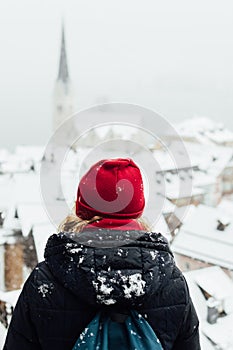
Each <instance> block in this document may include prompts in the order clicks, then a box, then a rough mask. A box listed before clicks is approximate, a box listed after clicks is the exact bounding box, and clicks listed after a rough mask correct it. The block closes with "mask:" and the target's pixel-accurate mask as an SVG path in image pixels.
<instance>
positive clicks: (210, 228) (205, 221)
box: [172, 205, 233, 269]
mask: <svg viewBox="0 0 233 350" xmlns="http://www.w3.org/2000/svg"><path fill="white" fill-rule="evenodd" d="M218 220H220V221H222V222H226V221H228V222H229V223H230V224H229V225H228V226H227V227H226V228H225V230H224V231H220V230H218V229H217V225H218ZM172 250H173V251H174V252H176V253H179V254H182V255H186V256H189V257H192V258H196V259H199V260H202V261H206V262H209V263H212V264H215V265H219V266H223V267H226V268H229V269H233V219H232V217H231V218H228V217H226V215H225V213H224V212H222V211H221V210H220V209H218V208H213V207H207V206H204V205H199V206H198V207H196V208H195V210H194V211H193V212H192V213H191V215H190V216H189V218H188V219H187V221H186V222H185V223H184V225H183V226H182V227H181V229H180V232H179V233H178V234H177V235H176V237H175V239H174V241H173V242H172Z"/></svg>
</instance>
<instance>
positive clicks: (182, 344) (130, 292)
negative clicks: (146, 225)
mask: <svg viewBox="0 0 233 350" xmlns="http://www.w3.org/2000/svg"><path fill="white" fill-rule="evenodd" d="M130 308H131V309H136V310H138V311H139V312H140V313H141V314H142V315H143V316H144V317H145V318H146V319H147V321H148V322H149V323H150V325H151V326H152V328H153V329H154V331H155V332H156V334H157V336H158V337H159V339H160V341H161V343H162V345H163V348H164V349H165V350H171V349H172V350H199V349H200V345H199V333H198V332H199V331H198V318H197V315H196V312H195V310H194V307H193V304H192V301H191V299H190V296H189V292H188V287H187V284H186V281H185V279H184V277H183V275H182V273H181V272H180V270H179V269H178V268H177V267H176V265H175V263H174V259H173V255H172V253H171V251H170V249H169V247H168V244H167V241H166V239H165V238H164V237H163V236H162V235H161V234H156V233H145V232H142V231H125V232H124V231H113V230H111V231H108V230H105V229H104V230H101V229H95V230H89V231H83V233H82V234H78V235H77V234H76V235H75V234H70V233H69V234H67V233H60V234H58V235H53V236H51V237H50V238H49V240H48V243H47V246H46V249H45V261H44V262H42V263H40V264H39V265H38V266H37V267H36V268H35V269H34V270H33V272H32V273H31V275H30V276H29V278H28V280H27V281H26V283H25V285H24V288H23V291H22V293H21V295H20V298H19V300H18V303H17V305H16V308H15V310H14V314H13V317H12V321H11V324H10V327H9V330H8V335H7V339H6V343H5V346H4V348H3V350H29V349H30V350H32V349H33V350H37V349H38V350H39V349H40V350H51V349H54V350H69V349H70V350H71V349H72V347H73V345H74V343H75V341H76V340H77V338H78V337H79V335H80V333H81V332H82V331H83V330H84V328H85V327H86V326H87V325H88V323H89V322H90V321H91V320H92V318H93V317H94V316H95V314H96V313H97V312H98V311H99V310H113V309H117V310H118V309H120V310H125V309H130Z"/></svg>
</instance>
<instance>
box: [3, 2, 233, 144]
mask: <svg viewBox="0 0 233 350" xmlns="http://www.w3.org/2000/svg"><path fill="white" fill-rule="evenodd" d="M62 17H63V18H64V22H65V34H66V44H67V56H68V64H69V71H70V76H71V79H72V83H73V86H74V90H75V96H76V109H77V110H79V109H83V108H86V107H89V106H91V105H93V104H96V103H101V102H104V101H109V102H111V101H115V102H116V101H119V102H129V103H135V104H140V105H142V106H145V107H149V108H152V109H154V110H156V111H157V112H160V113H161V114H162V115H164V116H165V117H167V118H168V119H169V120H170V121H171V122H174V121H179V120H182V119H184V118H188V117H193V116H194V115H200V116H207V117H210V118H213V119H214V120H218V121H222V122H224V123H225V124H226V125H227V126H228V127H230V128H231V129H233V101H232V96H233V35H232V34H233V20H232V19H233V2H232V1H231V0H227V1H225V0H223V1H220V0H191V1H187V0H176V1H174V0H170V1H162V0H146V1H145V0H144V1H143V0H117V1H113V0H98V1H96V0H92V1H90V0H82V1H81V0H67V1H64V2H62V1H58V0H48V1H45V0H20V1H17V0H7V1H6V0H0V49H1V52H0V118H1V128H0V147H7V148H9V147H10V148H13V147H14V146H15V145H17V144H44V143H46V142H47V141H48V138H49V135H51V132H52V130H51V129H52V112H53V88H54V83H55V80H56V77H57V73H58V61H59V50H60V36H61V22H62Z"/></svg>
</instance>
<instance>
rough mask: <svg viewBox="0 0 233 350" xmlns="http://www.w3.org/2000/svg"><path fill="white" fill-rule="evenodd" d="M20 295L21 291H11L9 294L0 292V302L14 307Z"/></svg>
mask: <svg viewBox="0 0 233 350" xmlns="http://www.w3.org/2000/svg"><path fill="white" fill-rule="evenodd" d="M20 293H21V289H16V290H12V291H10V292H3V291H1V290H0V300H1V301H4V302H5V303H9V304H10V305H11V306H13V307H15V305H16V303H17V300H18V297H19V295H20Z"/></svg>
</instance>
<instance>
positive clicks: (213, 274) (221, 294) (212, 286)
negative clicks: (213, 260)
mask: <svg viewBox="0 0 233 350" xmlns="http://www.w3.org/2000/svg"><path fill="white" fill-rule="evenodd" d="M184 275H185V278H186V280H187V283H188V286H189V290H190V295H191V298H192V300H193V304H194V306H195V309H196V311H197V315H198V318H199V321H200V330H201V344H202V349H204V350H207V349H211V346H213V343H215V344H216V345H219V346H220V348H221V349H229V350H230V349H232V346H233V332H232V322H233V309H231V310H230V313H229V314H228V315H227V316H224V317H219V318H218V320H217V322H216V323H215V324H210V323H208V322H207V304H206V300H205V297H204V295H203V294H202V292H201V290H200V288H199V287H198V285H200V286H201V287H202V288H203V289H204V290H206V291H207V292H208V293H209V294H210V295H214V296H215V297H216V298H220V299H223V300H224V299H225V300H224V301H225V303H223V306H224V307H226V305H227V303H226V301H227V300H228V301H229V302H231V306H232V300H233V295H232V285H233V281H232V280H231V279H230V278H229V277H228V276H227V275H226V274H225V272H224V271H223V270H222V269H221V268H219V267H217V266H213V267H207V268H203V269H199V270H193V271H189V272H185V273H184ZM228 305H229V303H228ZM208 339H210V340H211V341H212V344H211V342H210V341H209V340H208ZM226 341H227V342H228V345H229V347H226V348H225V347H224V346H226V345H227V344H226ZM212 349H215V348H214V347H212Z"/></svg>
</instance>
